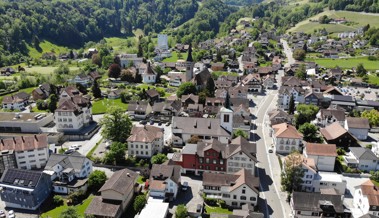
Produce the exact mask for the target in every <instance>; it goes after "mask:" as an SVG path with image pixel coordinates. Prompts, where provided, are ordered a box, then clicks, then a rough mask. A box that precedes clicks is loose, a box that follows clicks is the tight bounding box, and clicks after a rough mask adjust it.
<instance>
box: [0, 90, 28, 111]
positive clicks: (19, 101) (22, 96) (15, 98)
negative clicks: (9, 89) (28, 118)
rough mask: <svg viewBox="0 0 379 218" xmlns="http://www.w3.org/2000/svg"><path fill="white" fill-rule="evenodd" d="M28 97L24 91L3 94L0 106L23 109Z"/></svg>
mask: <svg viewBox="0 0 379 218" xmlns="http://www.w3.org/2000/svg"><path fill="white" fill-rule="evenodd" d="M29 97H30V95H29V94H27V93H25V92H19V93H17V94H15V95H9V96H4V97H3V101H2V107H3V109H8V110H20V111H22V110H25V107H26V106H27V105H28V104H29Z"/></svg>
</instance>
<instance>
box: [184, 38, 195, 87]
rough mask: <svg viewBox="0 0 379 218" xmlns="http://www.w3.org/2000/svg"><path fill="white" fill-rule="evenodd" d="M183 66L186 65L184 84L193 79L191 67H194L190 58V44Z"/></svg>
mask: <svg viewBox="0 0 379 218" xmlns="http://www.w3.org/2000/svg"><path fill="white" fill-rule="evenodd" d="M185 65H186V80H187V81H186V82H189V81H191V80H192V78H193V66H194V63H193V58H192V45H191V43H190V44H189V47H188V56H187V60H186V63H185Z"/></svg>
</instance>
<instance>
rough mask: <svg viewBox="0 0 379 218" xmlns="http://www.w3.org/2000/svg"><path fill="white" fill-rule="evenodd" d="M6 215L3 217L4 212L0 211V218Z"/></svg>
mask: <svg viewBox="0 0 379 218" xmlns="http://www.w3.org/2000/svg"><path fill="white" fill-rule="evenodd" d="M5 217H7V215H5V212H4V211H3V210H0V218H5Z"/></svg>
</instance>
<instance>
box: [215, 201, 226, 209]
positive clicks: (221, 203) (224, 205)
mask: <svg viewBox="0 0 379 218" xmlns="http://www.w3.org/2000/svg"><path fill="white" fill-rule="evenodd" d="M217 204H218V205H220V207H222V208H226V207H227V205H226V202H225V201H224V200H217Z"/></svg>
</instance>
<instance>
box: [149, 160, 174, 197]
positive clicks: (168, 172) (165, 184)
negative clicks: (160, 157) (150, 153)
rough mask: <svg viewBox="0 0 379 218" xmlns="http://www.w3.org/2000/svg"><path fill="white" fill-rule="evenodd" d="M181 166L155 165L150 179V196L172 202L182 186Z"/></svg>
mask: <svg viewBox="0 0 379 218" xmlns="http://www.w3.org/2000/svg"><path fill="white" fill-rule="evenodd" d="M180 173H181V166H179V165H175V164H174V165H169V164H168V163H167V162H166V163H163V164H153V167H152V168H151V172H150V179H149V191H150V192H149V195H150V196H151V197H153V198H159V199H162V198H163V199H165V200H168V201H172V200H175V199H176V196H177V194H178V191H179V187H180V185H181V174H180Z"/></svg>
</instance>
